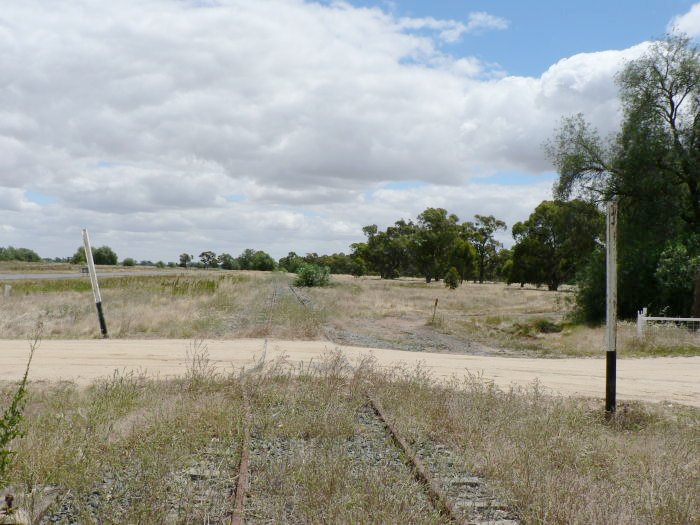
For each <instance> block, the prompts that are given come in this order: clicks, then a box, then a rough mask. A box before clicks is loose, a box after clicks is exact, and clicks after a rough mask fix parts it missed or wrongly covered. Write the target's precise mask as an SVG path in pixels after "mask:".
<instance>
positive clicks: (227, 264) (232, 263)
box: [218, 253, 239, 270]
mask: <svg viewBox="0 0 700 525" xmlns="http://www.w3.org/2000/svg"><path fill="white" fill-rule="evenodd" d="M218 261H219V266H221V268H222V269H224V270H238V269H239V266H238V261H237V260H236V258H235V257H234V256H233V255H231V254H230V253H222V254H221V255H219V257H218Z"/></svg>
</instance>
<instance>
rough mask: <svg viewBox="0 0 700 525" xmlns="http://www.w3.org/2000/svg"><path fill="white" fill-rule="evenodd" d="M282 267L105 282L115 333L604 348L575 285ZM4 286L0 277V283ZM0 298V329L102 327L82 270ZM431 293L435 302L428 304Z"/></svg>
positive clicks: (691, 345) (653, 338)
mask: <svg viewBox="0 0 700 525" xmlns="http://www.w3.org/2000/svg"><path fill="white" fill-rule="evenodd" d="M291 282H292V277H291V276H289V275H287V274H281V273H264V272H222V271H198V272H189V273H187V274H184V275H180V274H176V273H174V274H173V275H165V276H115V277H110V278H104V279H102V280H101V284H100V287H101V290H102V299H103V307H104V310H105V315H106V318H107V324H108V329H109V332H110V335H111V337H120V338H144V337H145V338H184V339H189V338H195V337H197V338H239V337H261V336H270V337H278V338H288V339H318V338H321V337H323V336H324V335H327V336H329V337H331V338H332V339H333V340H334V341H336V342H338V343H342V344H349V345H360V346H374V347H380V348H399V349H406V350H415V351H437V352H457V353H481V354H483V353H486V354H505V355H512V354H515V355H524V354H527V355H538V356H551V357H557V356H592V355H601V353H602V352H603V351H604V346H603V345H604V330H603V328H602V327H589V326H584V325H573V324H570V323H568V322H567V320H566V316H567V313H568V312H569V311H570V309H571V307H572V300H573V291H572V290H571V289H566V288H565V289H563V290H561V291H558V292H550V291H547V290H544V289H536V288H528V287H525V288H520V287H518V286H506V285H505V284H502V283H495V284H474V283H464V284H463V285H462V286H461V287H460V288H458V289H457V290H448V289H446V288H445V287H444V286H443V285H442V283H431V284H429V285H428V284H426V283H425V282H423V281H421V280H418V279H401V280H396V281H385V280H379V279H376V278H360V279H356V278H352V277H349V276H333V279H332V285H331V286H329V287H326V288H310V289H304V290H303V291H302V292H301V293H302V295H303V296H304V298H305V299H308V304H309V305H310V307H309V308H307V307H305V306H304V305H302V304H300V302H299V301H298V300H297V298H296V297H295V296H294V295H293V294H292V293H290V291H289V289H288V288H287V285H288V284H290V283H291ZM0 284H1V283H0ZM11 285H12V287H13V294H12V296H11V297H10V298H5V299H2V298H0V338H27V337H30V336H31V335H32V330H33V329H34V326H35V324H36V322H37V320H38V319H41V320H42V321H43V323H44V326H45V337H48V338H91V337H97V336H98V335H99V332H98V330H97V329H96V328H97V323H96V316H95V307H94V303H93V299H92V294H91V291H90V284H89V280H88V279H87V278H83V279H65V280H46V281H40V280H36V281H12V282H11ZM436 300H437V307H436V304H435V303H436ZM618 329H619V339H618V351H619V354H620V356H621V357H626V356H630V357H634V356H645V355H659V356H660V355H698V354H700V334H698V333H697V332H696V333H694V334H693V333H691V332H688V331H686V330H683V329H680V328H679V329H676V328H667V329H665V330H663V331H658V330H657V331H650V334H649V336H648V337H646V338H645V339H644V340H643V341H639V340H637V339H636V338H635V327H634V324H633V323H630V322H621V323H620V324H619V327H618Z"/></svg>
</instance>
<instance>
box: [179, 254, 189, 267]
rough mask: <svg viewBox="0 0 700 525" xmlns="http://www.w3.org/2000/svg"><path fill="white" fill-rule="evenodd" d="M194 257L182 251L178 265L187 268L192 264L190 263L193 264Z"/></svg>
mask: <svg viewBox="0 0 700 525" xmlns="http://www.w3.org/2000/svg"><path fill="white" fill-rule="evenodd" d="M192 259H193V257H192V256H191V255H190V254H189V253H181V254H180V262H179V264H178V266H180V267H181V268H187V267H188V266H190V264H192Z"/></svg>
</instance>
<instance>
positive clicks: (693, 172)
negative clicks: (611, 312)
mask: <svg viewBox="0 0 700 525" xmlns="http://www.w3.org/2000/svg"><path fill="white" fill-rule="evenodd" d="M617 84H618V87H619V90H620V101H621V104H622V109H623V119H622V123H621V127H620V130H619V131H618V132H617V133H616V134H615V135H614V136H612V137H609V138H602V137H601V136H600V135H599V134H598V133H597V132H596V130H595V129H594V128H592V127H591V126H590V125H589V124H588V123H587V122H586V121H585V119H584V117H583V116H582V115H576V116H573V117H568V118H565V119H564V120H563V121H562V125H561V127H560V129H559V130H558V131H557V133H556V135H555V137H554V138H553V139H552V140H551V141H550V143H549V144H548V145H547V148H546V150H547V153H548V155H549V157H550V158H551V159H552V161H553V163H554V165H555V166H556V168H557V170H558V172H559V181H558V183H557V184H556V186H555V195H556V197H558V198H561V199H567V198H570V197H572V196H575V195H578V196H581V197H583V198H586V199H588V200H590V201H594V202H596V201H597V202H600V201H604V200H608V199H611V198H617V199H618V201H619V204H620V245H619V265H620V281H619V286H620V290H619V292H620V293H619V301H618V305H619V308H620V313H621V314H622V315H624V316H628V317H629V316H633V315H634V313H635V312H636V310H637V309H638V308H641V307H642V306H649V307H651V308H652V309H657V310H661V309H664V310H666V311H667V312H669V313H670V312H676V313H679V314H687V313H688V311H690V310H692V313H693V314H695V315H700V304H699V303H700V301H695V304H694V305H693V296H694V295H695V296H698V295H699V294H698V293H695V294H694V293H693V286H694V285H693V282H694V281H695V283H699V282H700V277H698V273H700V264H698V258H699V257H700V163H699V162H698V161H699V160H700V54H699V51H698V47H697V46H696V45H695V44H693V43H692V42H691V41H690V39H688V38H686V37H684V36H669V37H667V38H666V39H665V40H661V41H657V42H654V43H652V44H651V45H650V46H649V48H648V50H647V51H646V53H645V54H644V55H643V56H641V57H640V58H638V59H637V60H633V61H630V62H629V63H628V64H627V65H626V66H625V67H624V68H623V69H622V71H621V72H620V73H619V75H618V76H617ZM680 247H683V249H680ZM593 259H594V260H595V261H598V262H597V263H596V264H600V260H601V257H600V256H597V257H595V258H593ZM662 261H663V264H661V263H662ZM668 261H672V262H671V263H669V262H668ZM668 264H673V265H676V266H680V267H682V268H681V269H682V270H684V271H685V272H686V273H687V274H689V275H692V274H694V275H695V279H693V278H691V277H688V278H687V280H686V282H685V284H684V285H683V286H682V287H681V288H682V289H679V288H678V287H675V288H671V287H669V286H668V283H667V280H665V277H664V276H667V275H668V274H669V273H668V270H669V268H668ZM676 273H678V272H676ZM680 273H683V272H680ZM585 275H587V276H588V277H589V278H588V279H584V280H582V282H581V293H580V294H579V297H578V303H579V307H580V308H581V311H582V312H583V314H584V316H585V317H588V318H592V317H595V316H597V315H599V312H600V311H601V309H600V307H599V306H600V305H598V304H593V303H592V301H597V302H599V301H600V297H601V293H600V289H601V287H603V286H604V283H602V282H601V279H602V278H601V276H602V277H604V274H603V273H602V272H601V271H599V269H596V270H594V269H592V268H591V269H589V270H588V271H587V272H585ZM676 284H679V283H677V282H676ZM691 305H692V307H691ZM593 312H596V315H592V313H593Z"/></svg>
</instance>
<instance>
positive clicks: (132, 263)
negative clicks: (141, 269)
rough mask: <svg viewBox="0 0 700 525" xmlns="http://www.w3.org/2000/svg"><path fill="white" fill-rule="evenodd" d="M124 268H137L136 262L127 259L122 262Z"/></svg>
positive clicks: (129, 258)
mask: <svg viewBox="0 0 700 525" xmlns="http://www.w3.org/2000/svg"><path fill="white" fill-rule="evenodd" d="M122 266H136V261H135V260H134V259H133V258H131V257H127V258H126V259H124V260H123V261H122Z"/></svg>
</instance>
